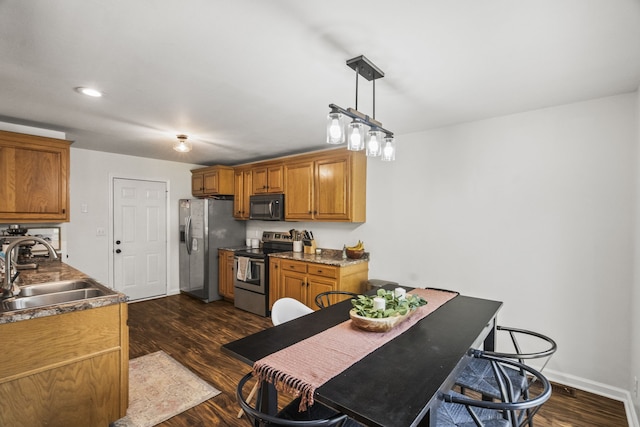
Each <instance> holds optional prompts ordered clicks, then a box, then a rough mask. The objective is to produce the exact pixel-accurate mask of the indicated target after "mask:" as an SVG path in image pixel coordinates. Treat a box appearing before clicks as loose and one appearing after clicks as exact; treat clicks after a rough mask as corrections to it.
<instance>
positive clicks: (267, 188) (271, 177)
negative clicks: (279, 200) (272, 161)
mask: <svg viewBox="0 0 640 427" xmlns="http://www.w3.org/2000/svg"><path fill="white" fill-rule="evenodd" d="M283 170H284V168H283V166H282V165H281V164H277V165H268V166H261V167H256V168H254V169H253V187H252V188H253V194H263V193H282V192H283V191H284V185H283V181H284V180H283Z"/></svg>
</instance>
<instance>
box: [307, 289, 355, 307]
mask: <svg viewBox="0 0 640 427" xmlns="http://www.w3.org/2000/svg"><path fill="white" fill-rule="evenodd" d="M334 295H342V296H348V297H351V298H357V297H358V294H356V293H353V292H348V291H326V292H322V293H319V294H318V295H316V305H317V306H318V307H320V309H323V308H327V307H329V306H330V305H331V304H332V301H333V298H332V296H334Z"/></svg>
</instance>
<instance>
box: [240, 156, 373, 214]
mask: <svg viewBox="0 0 640 427" xmlns="http://www.w3.org/2000/svg"><path fill="white" fill-rule="evenodd" d="M274 161H275V159H274ZM238 168H242V169H248V168H250V169H251V178H250V181H251V182H248V181H249V180H247V177H246V175H245V176H244V177H243V178H242V179H241V178H240V174H239V173H238V172H237V171H238ZM247 186H248V188H250V190H249V192H250V194H262V193H284V195H285V202H284V203H285V220H286V221H336V222H365V221H366V209H367V207H366V200H367V199H366V198H367V194H366V193H367V158H366V156H365V154H364V152H361V151H349V150H347V149H336V150H325V151H319V152H316V153H309V154H302V155H296V156H289V157H281V158H280V159H279V161H278V163H275V164H274V163H272V162H269V163H265V162H260V163H254V164H245V165H240V166H238V167H236V174H235V191H234V195H235V197H236V205H235V209H234V216H235V217H236V218H238V219H248V206H247V207H246V208H245V209H244V212H247V213H246V214H244V215H243V213H242V212H243V208H242V203H243V202H244V200H246V202H247V203H248V197H249V196H248V195H247V191H248V190H247Z"/></svg>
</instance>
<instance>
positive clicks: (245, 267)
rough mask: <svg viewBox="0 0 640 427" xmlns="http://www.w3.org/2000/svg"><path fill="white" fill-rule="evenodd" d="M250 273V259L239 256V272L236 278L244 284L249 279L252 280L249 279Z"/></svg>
mask: <svg viewBox="0 0 640 427" xmlns="http://www.w3.org/2000/svg"><path fill="white" fill-rule="evenodd" d="M249 274H250V271H249V258H248V257H246V256H239V257H238V271H237V272H236V276H237V277H238V280H240V281H242V282H246V281H247V279H250V277H249Z"/></svg>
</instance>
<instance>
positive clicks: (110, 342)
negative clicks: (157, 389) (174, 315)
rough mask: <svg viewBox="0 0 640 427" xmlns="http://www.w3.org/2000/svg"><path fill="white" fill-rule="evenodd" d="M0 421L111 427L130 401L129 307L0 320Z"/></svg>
mask: <svg viewBox="0 0 640 427" xmlns="http://www.w3.org/2000/svg"><path fill="white" fill-rule="evenodd" d="M0 341H1V342H2V363H0V402H2V410H1V411H0V426H12V427H32V426H45V425H46V426H49V427H57V426H60V427H86V426H105V427H106V426H108V425H109V424H110V423H112V422H114V421H116V420H118V419H120V418H122V417H123V416H125V415H126V412H127V406H128V404H129V334H128V327H127V304H126V303H120V304H114V305H109V306H106V307H100V308H92V309H87V310H80V311H74V312H71V313H65V314H59V315H54V316H48V317H41V318H36V319H30V320H22V321H17V322H14V323H6V324H2V325H0Z"/></svg>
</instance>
